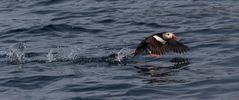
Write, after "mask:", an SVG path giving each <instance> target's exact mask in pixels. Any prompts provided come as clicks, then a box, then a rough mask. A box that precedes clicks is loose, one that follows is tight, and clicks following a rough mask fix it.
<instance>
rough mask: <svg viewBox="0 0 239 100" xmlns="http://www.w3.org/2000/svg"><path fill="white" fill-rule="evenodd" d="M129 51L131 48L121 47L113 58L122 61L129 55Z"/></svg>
mask: <svg viewBox="0 0 239 100" xmlns="http://www.w3.org/2000/svg"><path fill="white" fill-rule="evenodd" d="M130 53H131V49H129V48H123V49H121V50H120V51H119V52H117V53H116V54H117V55H116V56H115V60H116V61H119V62H122V61H123V60H125V59H126V58H127V57H128V56H130Z"/></svg>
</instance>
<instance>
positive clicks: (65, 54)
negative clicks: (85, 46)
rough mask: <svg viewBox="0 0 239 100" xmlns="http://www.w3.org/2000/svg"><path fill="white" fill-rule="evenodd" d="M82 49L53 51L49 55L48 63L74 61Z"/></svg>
mask: <svg viewBox="0 0 239 100" xmlns="http://www.w3.org/2000/svg"><path fill="white" fill-rule="evenodd" d="M80 51H81V49H80V48H78V47H71V48H63V47H57V48H56V49H51V50H50V51H49V52H48V54H47V59H48V62H54V61H67V60H74V59H75V58H76V57H77V55H79V54H80V53H79V52H80Z"/></svg>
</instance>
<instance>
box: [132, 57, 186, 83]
mask: <svg viewBox="0 0 239 100" xmlns="http://www.w3.org/2000/svg"><path fill="white" fill-rule="evenodd" d="M170 62H171V63H172V66H160V65H141V66H134V67H135V68H137V69H139V71H138V72H139V73H142V74H144V75H148V76H150V77H149V78H150V79H146V80H144V81H146V82H148V83H153V84H167V83H178V82H184V81H183V80H177V79H174V78H172V77H171V76H173V75H174V74H175V73H176V72H179V71H180V70H187V69H188V66H187V65H189V64H190V59H189V58H179V57H176V58H173V59H171V60H170Z"/></svg>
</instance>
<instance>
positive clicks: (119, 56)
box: [0, 43, 189, 66]
mask: <svg viewBox="0 0 239 100" xmlns="http://www.w3.org/2000/svg"><path fill="white" fill-rule="evenodd" d="M26 51H27V45H26V44H25V43H17V44H14V45H12V46H10V47H9V48H7V49H6V50H3V51H1V52H0V53H1V54H0V56H1V58H2V60H1V61H2V62H3V63H4V62H7V63H10V64H25V63H32V62H38V63H52V62H71V63H81V64H82V63H109V64H135V63H138V62H144V63H145V62H153V61H155V60H156V62H158V61H159V60H158V59H154V58H152V57H151V58H150V57H148V58H147V57H132V56H131V53H132V51H133V50H132V49H130V48H123V49H121V50H119V51H118V52H114V53H112V54H108V55H106V56H101V57H86V56H82V53H84V50H82V48H79V47H71V48H63V47H60V46H59V47H57V48H55V49H50V50H49V52H48V53H46V54H44V55H41V56H44V58H45V59H32V58H30V57H27V56H26V55H29V54H28V52H26ZM6 58H7V59H6ZM3 59H5V60H3ZM142 59H143V60H142ZM168 59H170V60H169V61H170V62H171V63H174V65H173V66H177V65H183V64H188V62H189V59H188V58H185V57H176V58H175V57H170V55H169V56H167V57H165V58H163V59H161V58H160V61H164V60H168Z"/></svg>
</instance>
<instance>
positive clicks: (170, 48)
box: [132, 32, 189, 58]
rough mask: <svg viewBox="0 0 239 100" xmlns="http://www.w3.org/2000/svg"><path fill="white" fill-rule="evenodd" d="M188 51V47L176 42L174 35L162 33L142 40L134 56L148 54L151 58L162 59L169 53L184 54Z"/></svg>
mask: <svg viewBox="0 0 239 100" xmlns="http://www.w3.org/2000/svg"><path fill="white" fill-rule="evenodd" d="M188 50H189V48H188V47H187V46H186V45H184V44H183V43H181V42H179V41H177V40H176V35H175V34H174V33H172V32H161V33H155V34H153V35H150V36H148V37H146V38H145V39H144V40H142V41H141V42H140V44H139V45H138V46H137V47H136V49H135V50H134V52H133V53H132V55H133V56H137V55H140V54H145V53H146V54H149V55H150V56H153V57H156V58H160V56H161V55H164V54H165V53H168V52H175V53H184V52H187V51H188Z"/></svg>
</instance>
